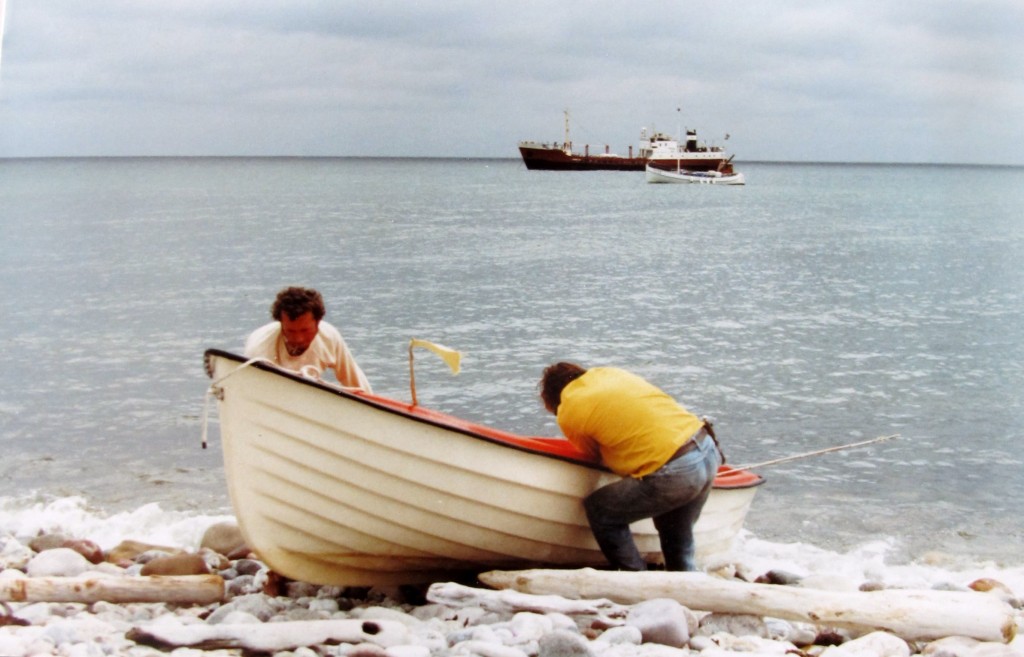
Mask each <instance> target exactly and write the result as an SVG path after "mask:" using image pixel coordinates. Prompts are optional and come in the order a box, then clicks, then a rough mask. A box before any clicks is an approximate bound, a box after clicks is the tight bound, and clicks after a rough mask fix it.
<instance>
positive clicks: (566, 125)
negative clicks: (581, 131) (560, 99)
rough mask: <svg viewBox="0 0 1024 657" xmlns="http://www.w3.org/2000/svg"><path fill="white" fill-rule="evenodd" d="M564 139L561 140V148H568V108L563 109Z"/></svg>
mask: <svg viewBox="0 0 1024 657" xmlns="http://www.w3.org/2000/svg"><path fill="white" fill-rule="evenodd" d="M564 113H565V141H563V142H562V148H569V109H568V108H566V109H565V111H564Z"/></svg>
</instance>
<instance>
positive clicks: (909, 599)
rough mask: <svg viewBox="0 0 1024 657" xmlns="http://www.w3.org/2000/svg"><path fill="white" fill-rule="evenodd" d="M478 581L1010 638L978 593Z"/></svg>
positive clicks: (659, 579) (513, 576)
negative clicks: (663, 599)
mask: <svg viewBox="0 0 1024 657" xmlns="http://www.w3.org/2000/svg"><path fill="white" fill-rule="evenodd" d="M479 579H480V581H481V582H483V583H485V584H487V585H488V586H492V587H495V588H499V589H514V590H516V591H520V592H522V593H532V594H540V595H560V596H562V597H565V598H570V599H580V598H587V599H591V598H607V599H609V600H612V601H615V602H618V603H621V604H635V603H637V602H641V601H643V600H650V599H653V598H671V599H673V600H676V601H678V602H679V603H681V604H683V605H684V606H686V607H689V608H690V609H693V610H697V611H715V612H721V613H732V614H753V615H757V616H771V617H774V618H784V619H789V620H799V621H805V622H809V623H815V624H817V625H823V626H832V627H847V628H851V629H855V630H862V631H871V630H883V631H886V632H890V633H892V634H895V635H896V636H899V637H901V638H903V639H907V640H923V639H937V638H941V637H946V636H953V635H961V636H968V637H973V638H975V639H979V640H982V641H1010V640H1011V639H1012V638H1013V635H1014V632H1015V631H1016V625H1015V622H1014V612H1013V608H1012V607H1010V605H1008V604H1006V603H1005V602H1003V601H1002V600H1000V599H999V598H997V597H995V596H993V595H988V594H985V593H976V592H958V591H932V590H904V589H885V590H879V591H853V592H847V591H842V592H838V591H823V590H816V589H807V588H800V587H795V586H777V585H772V584H749V583H746V582H740V581H737V580H725V579H720V578H717V577H711V576H709V575H706V574H704V573H666V572H639V573H637V572H622V571H599V570H593V569H590V568H584V569H581V570H520V571H498V570H496V571H491V572H487V573H483V574H481V575H480V576H479Z"/></svg>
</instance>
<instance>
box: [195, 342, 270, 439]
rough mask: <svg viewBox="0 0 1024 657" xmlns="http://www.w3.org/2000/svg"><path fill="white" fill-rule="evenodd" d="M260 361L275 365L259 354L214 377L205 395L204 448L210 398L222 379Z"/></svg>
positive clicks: (215, 392) (214, 393)
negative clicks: (216, 377) (220, 375)
mask: <svg viewBox="0 0 1024 657" xmlns="http://www.w3.org/2000/svg"><path fill="white" fill-rule="evenodd" d="M259 362H264V363H270V364H271V365H273V362H271V361H270V359H268V358H263V357H262V356H257V357H256V358H250V359H249V360H247V361H245V362H244V363H242V364H241V365H239V366H238V367H236V368H235V369H233V370H231V371H230V372H228V373H227V374H225V375H224V376H222V377H220V378H218V379H214V380H213V381H211V382H210V387H208V388H207V389H206V394H205V395H203V434H202V445H203V449H206V436H207V433H208V429H209V418H210V398H211V397H213V396H214V395H216V394H217V390H218V389H217V386H218V385H220V383H221V381H223V380H224V379H226V378H228V377H230V376H234V375H235V374H237V373H238V372H241V371H242V370H243V369H245V368H246V367H249V366H250V365H252V364H253V363H259Z"/></svg>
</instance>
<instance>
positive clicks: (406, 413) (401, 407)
mask: <svg viewBox="0 0 1024 657" xmlns="http://www.w3.org/2000/svg"><path fill="white" fill-rule="evenodd" d="M211 356H213V357H217V358H223V359H226V360H229V361H234V362H235V363H237V364H239V365H241V364H244V363H246V362H248V361H247V359H245V358H244V357H242V356H239V355H237V354H233V353H231V352H229V351H225V350H222V349H216V348H211V349H207V350H206V351H205V352H204V362H205V364H206V368H205V369H206V372H207V375H208V376H210V378H211V379H213V378H214V372H213V368H212V365H211V363H210V357H211ZM249 367H255V368H257V369H259V370H261V371H263V372H267V373H270V374H274V375H277V376H280V377H283V378H286V379H290V380H292V381H294V382H297V383H301V384H303V385H306V386H310V387H312V388H314V389H316V390H320V391H323V392H327V393H330V394H333V395H335V396H337V397H341V398H343V399H347V400H349V401H354V402H359V403H361V404H365V405H367V406H370V407H373V408H375V409H377V410H381V411H385V412H387V413H390V414H392V415H397V416H399V417H404V418H406V419H409V420H412V421H415V422H419V423H421V424H427V425H430V426H433V427H436V428H439V429H443V430H447V431H452V432H455V433H458V434H461V435H464V436H467V437H470V438H476V439H477V440H482V441H484V442H487V443H490V444H492V445H498V446H501V447H507V448H511V449H515V450H518V451H521V452H525V453H528V454H532V455H535V456H543V457H546V458H552V459H556V460H559V461H563V462H566V463H571V464H574V465H579V466H583V467H587V468H590V469H592V470H598V471H600V472H611V470H610V469H609V468H607V467H605V466H604V465H602V464H600V463H595V462H593V461H588V460H586V459H583V458H578V457H573V456H571V455H567V454H558V453H556V452H552V451H549V450H545V449H541V448H540V447H538V446H530V445H526V444H522V443H520V442H519V441H530V440H535V441H544V440H557V438H555V437H542V436H537V437H531V436H520V435H518V434H513V433H510V432H507V431H503V430H501V429H495V428H493V427H487V426H485V425H480V424H476V423H474V422H470V421H468V420H461V419H460V418H457V417H456V416H452V415H448V414H446V413H443V412H441V411H435V410H432V409H427V408H424V407H422V406H413V405H412V404H410V403H407V402H401V401H399V400H397V399H391V398H388V397H382V396H381V397H378V396H376V395H372V393H371V394H367V393H362V392H350V391H348V390H345V389H343V388H341V387H339V386H337V385H333V384H331V383H328V382H324V381H318V380H316V379H311V378H309V377H306V376H303V375H302V374H300V373H298V372H292V371H289V370H285V369H282V368H280V367H277V366H275V365H274V364H272V363H270V362H269V361H260V360H257V361H253V362H251V363H250V364H249ZM236 371H237V370H236ZM378 399H381V400H384V399H387V400H389V401H391V402H392V403H391V404H388V403H384V402H382V401H378ZM392 404H395V405H392ZM413 409H421V412H420V413H417V412H416V411H415V410H413ZM422 413H430V414H432V415H435V416H437V417H431V416H429V415H424V414H422ZM444 418H452V420H458V421H459V422H450V421H449V422H446V421H444ZM460 423H465V426H461V425H460ZM487 432H494V433H495V434H496V435H488V433H487ZM497 434H500V435H497ZM763 483H764V478H763V477H761V475H759V474H756V473H753V472H750V471H748V470H732V469H729V466H727V465H723V466H722V468H720V469H719V472H718V473H717V475H716V477H715V483H714V488H717V489H721V490H736V489H744V488H755V487H757V486H760V485H761V484H763Z"/></svg>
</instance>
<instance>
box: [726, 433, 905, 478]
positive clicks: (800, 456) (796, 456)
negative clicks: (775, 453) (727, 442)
mask: <svg viewBox="0 0 1024 657" xmlns="http://www.w3.org/2000/svg"><path fill="white" fill-rule="evenodd" d="M899 437H900V434H898V433H894V434H891V435H889V436H879V437H878V438H872V439H871V440H862V441H860V442H857V443H850V444H849V445H836V446H835V447H826V448H825V449H818V450H815V451H813V452H804V453H803V454H794V455H793V456H783V457H782V458H778V459H772V460H771V461H762V462H760V463H752V464H750V465H739V466H731V467H732V468H733V469H734V470H753V469H754V468H763V467H765V466H768V465H777V464H779V463H786V462H787V461H796V460H797V459H805V458H808V457H810V456H818V455H819V454H827V453H829V452H838V451H839V450H841V449H853V448H854V447H864V446H865V445H873V444H875V443H881V442H884V441H886V440H892V439H893V438H899Z"/></svg>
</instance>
